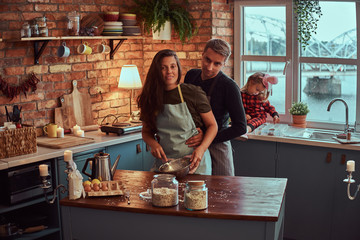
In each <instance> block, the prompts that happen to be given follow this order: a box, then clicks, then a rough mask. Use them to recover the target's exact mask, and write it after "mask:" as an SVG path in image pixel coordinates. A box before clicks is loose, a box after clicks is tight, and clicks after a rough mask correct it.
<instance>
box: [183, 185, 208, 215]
mask: <svg viewBox="0 0 360 240" xmlns="http://www.w3.org/2000/svg"><path fill="white" fill-rule="evenodd" d="M184 206H185V208H186V209H188V210H191V211H193V210H204V209H206V208H207V207H208V189H207V187H206V184H205V181H202V180H201V181H188V182H187V183H186V188H185V191H184Z"/></svg>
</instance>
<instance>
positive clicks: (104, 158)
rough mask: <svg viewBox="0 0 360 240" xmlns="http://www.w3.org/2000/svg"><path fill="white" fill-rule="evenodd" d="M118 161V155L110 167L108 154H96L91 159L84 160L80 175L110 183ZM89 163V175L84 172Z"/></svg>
mask: <svg viewBox="0 0 360 240" xmlns="http://www.w3.org/2000/svg"><path fill="white" fill-rule="evenodd" d="M119 160H120V154H119V156H118V157H117V158H116V160H115V162H114V165H113V166H111V162H110V154H108V153H103V152H100V153H96V154H95V155H94V157H93V158H88V159H86V162H85V165H84V167H83V169H82V173H83V174H85V175H86V176H89V177H91V179H95V178H97V179H99V180H100V181H111V180H113V176H114V173H115V170H116V167H117V165H118V163H119ZM89 162H91V170H92V171H91V174H89V173H87V172H86V168H87V166H88V164H89Z"/></svg>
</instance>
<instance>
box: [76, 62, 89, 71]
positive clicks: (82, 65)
mask: <svg viewBox="0 0 360 240" xmlns="http://www.w3.org/2000/svg"><path fill="white" fill-rule="evenodd" d="M92 69H93V64H92V63H78V64H73V65H72V71H85V70H92Z"/></svg>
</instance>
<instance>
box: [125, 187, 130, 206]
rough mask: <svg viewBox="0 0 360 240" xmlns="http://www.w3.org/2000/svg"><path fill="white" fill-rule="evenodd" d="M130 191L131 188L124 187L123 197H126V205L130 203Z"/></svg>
mask: <svg viewBox="0 0 360 240" xmlns="http://www.w3.org/2000/svg"><path fill="white" fill-rule="evenodd" d="M130 193H131V190H129V189H125V197H126V199H127V204H128V205H130Z"/></svg>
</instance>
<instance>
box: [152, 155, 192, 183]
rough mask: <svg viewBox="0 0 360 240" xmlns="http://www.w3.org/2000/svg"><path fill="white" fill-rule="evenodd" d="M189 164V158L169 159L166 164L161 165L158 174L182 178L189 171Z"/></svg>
mask: <svg viewBox="0 0 360 240" xmlns="http://www.w3.org/2000/svg"><path fill="white" fill-rule="evenodd" d="M190 164H191V162H190V157H183V158H177V159H169V161H168V162H166V163H164V164H162V165H161V166H160V167H159V172H160V173H167V174H173V175H175V176H176V177H177V178H182V177H185V176H186V175H188V173H189V170H190Z"/></svg>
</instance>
